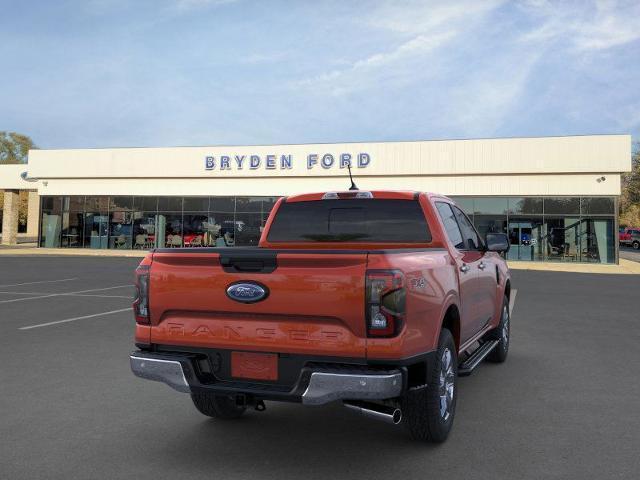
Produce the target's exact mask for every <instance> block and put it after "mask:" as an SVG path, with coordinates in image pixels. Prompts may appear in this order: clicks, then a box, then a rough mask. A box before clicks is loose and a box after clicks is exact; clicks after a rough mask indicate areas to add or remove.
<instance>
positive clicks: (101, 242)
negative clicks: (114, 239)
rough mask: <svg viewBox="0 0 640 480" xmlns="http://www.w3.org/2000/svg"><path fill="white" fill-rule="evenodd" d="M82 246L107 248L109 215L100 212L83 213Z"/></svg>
mask: <svg viewBox="0 0 640 480" xmlns="http://www.w3.org/2000/svg"><path fill="white" fill-rule="evenodd" d="M83 237H84V247H85V248H98V249H99V248H107V247H108V239H109V215H107V214H106V213H100V212H88V213H85V214H84V235H83Z"/></svg>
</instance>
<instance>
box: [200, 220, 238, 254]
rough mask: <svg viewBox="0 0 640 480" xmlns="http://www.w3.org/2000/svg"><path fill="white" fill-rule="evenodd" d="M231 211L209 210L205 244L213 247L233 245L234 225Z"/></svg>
mask: <svg viewBox="0 0 640 480" xmlns="http://www.w3.org/2000/svg"><path fill="white" fill-rule="evenodd" d="M234 225H235V224H234V214H233V213H221V212H210V213H209V221H208V222H207V225H206V229H207V233H208V235H207V237H206V240H207V245H209V246H213V247H233V246H235V226H234Z"/></svg>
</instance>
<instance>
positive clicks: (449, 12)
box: [296, 0, 503, 95]
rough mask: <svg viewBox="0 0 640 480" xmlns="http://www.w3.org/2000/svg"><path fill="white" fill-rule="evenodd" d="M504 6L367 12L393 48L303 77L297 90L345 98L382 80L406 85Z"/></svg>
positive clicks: (423, 5) (420, 4)
mask: <svg viewBox="0 0 640 480" xmlns="http://www.w3.org/2000/svg"><path fill="white" fill-rule="evenodd" d="M501 3H503V0H492V1H485V2H477V1H472V0H465V1H458V2H456V3H451V2H446V1H436V2H433V1H432V2H424V1H410V2H403V3H398V2H393V1H389V2H385V3H383V4H381V6H380V7H378V8H376V9H374V10H373V11H372V12H371V13H370V14H369V16H368V18H367V19H366V23H367V24H368V25H369V26H370V27H371V28H373V29H374V31H376V30H377V32H378V33H380V32H386V33H391V34H393V35H394V36H395V40H394V41H392V42H388V43H387V44H389V43H390V44H395V46H394V47H390V48H389V47H388V48H384V49H381V50H380V51H378V52H376V53H373V54H371V55H369V56H367V57H364V58H360V59H357V60H354V61H352V62H350V63H348V64H346V65H345V66H344V67H342V68H340V69H335V70H332V71H328V72H324V73H321V74H320V75H317V76H315V77H312V78H307V79H304V80H302V81H299V82H297V83H296V86H297V87H310V88H313V89H315V90H320V91H323V92H327V93H329V94H332V95H343V94H347V93H351V92H354V91H361V90H364V89H366V88H368V87H369V86H373V85H378V86H379V84H380V81H382V80H384V82H385V83H386V84H388V82H393V83H397V82H400V83H404V82H406V81H407V79H408V78H411V77H412V76H413V75H415V73H416V69H418V70H419V71H422V70H423V69H422V67H423V66H424V62H425V61H426V60H427V59H428V58H430V57H431V56H433V55H435V54H436V53H437V52H438V51H440V50H442V48H443V47H445V46H446V45H447V44H448V43H450V42H451V41H453V40H454V39H457V38H459V37H461V36H464V35H465V33H466V32H467V30H468V29H469V26H470V25H471V24H475V23H477V22H479V21H481V20H482V18H483V16H484V15H486V14H487V13H488V12H490V11H492V10H493V9H495V8H496V7H497V6H499V5H500V4H501ZM412 70H413V71H412Z"/></svg>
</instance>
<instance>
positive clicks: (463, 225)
mask: <svg viewBox="0 0 640 480" xmlns="http://www.w3.org/2000/svg"><path fill="white" fill-rule="evenodd" d="M451 208H452V209H453V213H454V214H455V216H456V220H458V225H459V226H460V231H461V232H462V238H464V243H465V245H466V248H465V249H466V250H478V249H479V248H480V245H481V242H480V237H478V234H477V233H476V229H475V228H473V224H472V223H471V221H469V219H468V218H467V216H466V215H465V214H464V213H463V212H462V210H460V209H459V208H457V207H455V206H452V207H451Z"/></svg>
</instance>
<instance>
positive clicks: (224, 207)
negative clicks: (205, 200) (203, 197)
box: [209, 197, 236, 213]
mask: <svg viewBox="0 0 640 480" xmlns="http://www.w3.org/2000/svg"><path fill="white" fill-rule="evenodd" d="M209 211H210V212H225V213H233V212H235V211H236V199H235V197H209Z"/></svg>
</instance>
